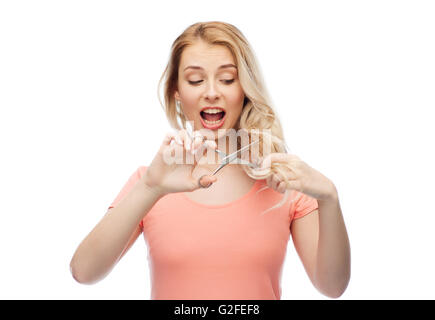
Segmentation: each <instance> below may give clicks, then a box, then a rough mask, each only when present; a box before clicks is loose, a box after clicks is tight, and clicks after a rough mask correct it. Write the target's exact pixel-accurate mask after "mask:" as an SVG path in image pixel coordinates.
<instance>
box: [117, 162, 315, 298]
mask: <svg viewBox="0 0 435 320" xmlns="http://www.w3.org/2000/svg"><path fill="white" fill-rule="evenodd" d="M145 170H146V167H145V166H140V167H139V168H138V169H137V170H136V171H135V172H134V173H133V174H132V175H131V177H130V178H129V179H128V181H127V183H126V184H125V185H124V187H123V188H122V190H121V191H120V193H119V194H118V196H117V197H116V198H115V200H114V201H113V202H112V204H111V205H110V207H109V208H112V207H114V206H116V205H117V203H118V202H119V201H120V200H122V198H123V197H125V195H126V194H127V193H128V192H129V191H130V190H131V188H132V187H133V186H134V185H135V183H136V182H137V181H138V180H139V178H140V177H141V176H142V175H143V174H144V172H145ZM265 185H266V182H265V180H257V181H256V182H255V184H254V185H253V187H252V188H251V190H250V191H249V192H248V193H247V194H245V195H244V196H242V197H241V198H239V199H237V200H235V201H232V202H230V203H226V204H221V205H207V204H201V203H198V202H195V201H193V200H191V199H190V198H188V197H187V196H186V195H185V194H184V193H182V192H180V193H171V194H168V195H166V196H164V197H162V198H161V199H160V200H158V201H157V202H156V203H155V205H154V206H153V207H152V208H151V210H150V211H149V212H148V214H147V215H146V216H145V217H144V218H143V220H142V221H141V223H140V226H141V229H142V231H143V235H144V238H145V242H146V244H147V247H148V263H149V268H150V271H151V288H152V289H151V299H167V300H179V299H186V300H201V299H202V300H211V299H214V300H236V299H237V300H239V299H240V300H270V299H271V300H276V299H280V298H281V285H280V281H281V272H282V266H283V263H284V259H285V254H286V250H287V243H288V241H289V239H290V223H291V221H292V220H293V219H298V218H300V217H303V216H305V215H306V214H309V213H310V212H312V211H313V210H315V209H317V208H318V203H317V200H316V199H314V198H312V197H309V196H307V195H305V194H303V193H300V192H297V191H296V190H292V192H291V193H290V196H289V197H288V199H287V201H286V202H285V203H284V205H282V207H280V208H277V209H274V210H271V211H269V212H268V213H266V214H264V215H260V214H261V213H262V212H263V211H264V210H266V209H268V208H270V207H272V206H274V205H276V204H277V203H279V202H280V200H281V199H282V197H283V194H281V193H278V192H276V191H274V190H273V189H271V188H267V189H265V190H263V191H261V192H258V193H257V191H259V190H260V189H261V188H262V187H264V186H265ZM228 192H231V187H229V188H228ZM292 199H293V200H294V201H293V202H292V201H291V200H292Z"/></svg>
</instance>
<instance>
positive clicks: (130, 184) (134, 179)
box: [108, 166, 146, 228]
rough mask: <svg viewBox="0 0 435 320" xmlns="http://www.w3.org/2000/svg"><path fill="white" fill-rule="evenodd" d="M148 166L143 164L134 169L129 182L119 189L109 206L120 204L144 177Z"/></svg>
mask: <svg viewBox="0 0 435 320" xmlns="http://www.w3.org/2000/svg"><path fill="white" fill-rule="evenodd" d="M145 171H146V167H144V166H141V167H139V168H137V169H136V171H134V172H133V173H132V174H131V175H130V177H129V178H128V180H127V182H126V183H125V184H124V186H123V187H122V189H121V191H119V193H118V195H117V196H116V198H115V199H114V200H113V201H112V203H111V204H110V206H109V208H108V209H110V208H114V207H116V206H117V205H118V203H119V202H120V201H121V200H122V199H124V197H125V196H126V195H127V194H128V193H129V192H130V190H131V189H133V187H134V186H135V184H136V183H137V182H138V181H139V179H140V178H141V177H142V175H143V174H144V173H145ZM140 226H141V228H142V227H143V224H142V221H141V222H140Z"/></svg>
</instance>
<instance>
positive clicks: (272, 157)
mask: <svg viewBox="0 0 435 320" xmlns="http://www.w3.org/2000/svg"><path fill="white" fill-rule="evenodd" d="M287 156H288V155H287V154H286V153H275V152H274V153H270V154H268V155H267V156H266V157H264V159H263V161H262V162H261V167H260V169H265V168H270V166H271V165H272V162H287V161H288V157H287Z"/></svg>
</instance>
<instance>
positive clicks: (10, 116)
mask: <svg viewBox="0 0 435 320" xmlns="http://www.w3.org/2000/svg"><path fill="white" fill-rule="evenodd" d="M434 16H435V8H434V3H433V2H432V1H297V2H291V1H249V2H248V1H233V0H231V1H224V0H221V1H216V2H208V1H152V2H150V1H2V2H1V3H0V106H1V114H0V139H1V140H0V141H1V151H2V153H1V154H2V155H1V157H0V159H1V160H0V161H1V166H0V197H1V207H0V215H1V216H0V217H1V218H0V219H1V220H0V246H1V248H0V249H1V250H0V254H1V256H0V259H1V263H0V298H2V299H149V298H150V278H149V269H148V262H147V258H146V245H145V242H144V240H143V238H142V237H141V238H139V240H138V241H137V242H136V243H135V245H134V246H133V247H132V249H131V250H130V251H129V253H128V254H127V255H126V256H125V257H124V258H123V259H122V260H121V262H120V263H119V264H118V265H117V266H116V267H115V269H114V270H113V271H112V273H111V274H109V276H108V277H107V278H105V279H104V280H102V281H101V282H99V283H97V284H95V285H92V286H87V285H80V284H78V283H76V282H75V281H74V280H73V278H72V277H71V275H70V272H69V262H70V259H71V257H72V255H73V253H74V251H75V249H76V248H77V246H78V245H79V243H80V241H81V240H82V239H83V238H84V237H85V236H86V235H87V234H88V233H89V232H90V230H91V229H92V228H93V227H94V226H95V225H96V223H97V222H98V221H99V220H100V219H101V217H102V216H103V215H104V213H105V212H106V210H107V207H108V206H109V204H110V203H111V202H112V201H113V199H114V198H115V196H116V195H117V194H118V192H119V191H120V189H121V187H122V186H123V185H124V183H125V182H126V180H127V178H128V177H129V176H130V175H131V174H132V173H133V171H134V170H136V169H137V167H138V166H140V165H148V164H149V163H150V161H151V159H152V158H153V157H154V153H155V151H156V150H157V147H158V145H159V144H160V142H161V139H162V138H163V136H164V134H165V133H166V132H167V131H168V130H170V127H169V125H168V122H167V120H166V118H165V116H164V113H163V111H162V110H161V107H160V105H159V102H158V99H157V83H158V80H159V79H160V76H161V74H162V72H163V70H164V67H165V65H166V63H167V59H168V57H169V49H170V46H171V44H172V42H173V41H174V40H175V38H176V37H177V36H178V35H179V34H180V33H181V32H182V31H183V30H184V29H185V28H186V27H188V26H189V25H191V24H193V23H195V22H198V21H210V20H219V21H224V22H229V23H232V24H234V25H235V26H237V27H238V28H239V29H240V30H241V31H242V32H243V33H244V35H245V36H246V37H247V39H248V40H249V41H250V43H251V45H252V47H253V49H254V52H255V53H256V55H257V58H258V60H259V63H260V66H261V70H262V71H263V74H264V78H265V81H266V85H267V88H268V89H269V91H270V94H271V96H272V99H273V102H274V105H275V108H276V109H277V111H278V114H279V115H280V117H281V121H282V123H283V125H284V130H285V136H286V139H287V144H288V145H289V147H290V149H291V151H292V152H293V153H295V154H297V155H298V156H299V157H300V158H301V159H302V160H304V161H305V162H307V163H308V164H310V165H311V166H312V167H314V168H316V169H317V170H319V171H321V172H322V173H323V174H325V175H326V176H327V177H329V178H330V179H331V180H332V181H333V182H334V183H335V185H336V186H337V188H338V191H339V197H340V203H341V207H342V211H343V215H344V218H345V222H346V225H347V228H348V233H349V237H350V242H351V249H352V278H351V281H350V284H349V286H348V288H347V291H346V292H345V293H344V294H343V295H342V297H341V299H434V298H435V292H434V288H435V275H434V272H433V271H434V270H435V258H434V252H435V250H434V243H435V232H434V228H435V218H434V214H435V212H434V211H435V210H434V206H433V191H434V183H433V182H434V179H435V174H434V169H433V164H434V163H435V153H434V136H435V132H434V131H435V129H434V126H433V122H434V113H433V109H434V107H435V92H434V91H435V90H434V89H435V59H434V57H435V19H434ZM281 285H282V299H328V298H326V297H324V296H322V295H321V294H320V293H318V292H317V291H316V289H315V288H314V287H313V286H312V284H311V283H310V281H309V279H308V277H307V275H306V274H305V271H304V269H303V267H302V264H301V262H300V260H299V258H298V256H297V255H296V253H295V251H294V248H293V243H292V241H291V240H290V242H289V246H288V254H287V257H286V261H285V265H284V270H283V276H282V283H281Z"/></svg>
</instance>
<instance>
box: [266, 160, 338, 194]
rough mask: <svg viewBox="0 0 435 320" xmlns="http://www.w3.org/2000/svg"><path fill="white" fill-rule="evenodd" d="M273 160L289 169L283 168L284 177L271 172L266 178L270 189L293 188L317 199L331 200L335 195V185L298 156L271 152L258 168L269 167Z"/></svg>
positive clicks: (280, 190)
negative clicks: (285, 179) (284, 164)
mask: <svg viewBox="0 0 435 320" xmlns="http://www.w3.org/2000/svg"><path fill="white" fill-rule="evenodd" d="M274 162H278V163H286V164H287V165H288V167H289V168H290V171H289V170H287V169H286V168H284V170H283V171H284V173H285V177H286V178H287V180H288V182H287V184H286V183H285V181H284V177H282V176H280V175H279V174H275V173H274V174H272V175H271V176H270V177H268V178H267V180H266V181H267V184H268V186H269V187H271V188H272V189H274V190H276V191H278V192H280V193H284V192H285V190H286V189H294V190H296V191H299V192H302V193H304V194H306V195H308V196H310V197H313V198H315V199H318V200H331V199H334V198H335V197H336V195H337V190H336V188H335V185H334V184H333V183H332V181H331V180H329V179H328V178H327V177H325V176H324V175H323V174H322V173H320V172H319V171H317V170H315V169H313V168H311V167H310V166H309V165H308V164H306V163H305V162H304V161H302V160H301V159H300V158H299V157H298V156H296V155H294V154H288V153H271V154H269V155H267V156H266V157H265V158H264V159H263V161H262V163H261V167H260V168H259V169H258V170H261V171H262V170H265V169H268V168H270V166H271V164H272V163H274Z"/></svg>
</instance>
